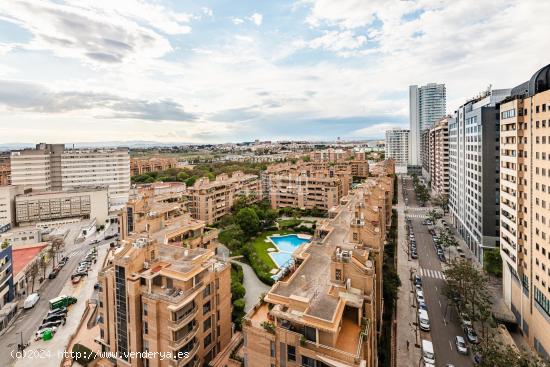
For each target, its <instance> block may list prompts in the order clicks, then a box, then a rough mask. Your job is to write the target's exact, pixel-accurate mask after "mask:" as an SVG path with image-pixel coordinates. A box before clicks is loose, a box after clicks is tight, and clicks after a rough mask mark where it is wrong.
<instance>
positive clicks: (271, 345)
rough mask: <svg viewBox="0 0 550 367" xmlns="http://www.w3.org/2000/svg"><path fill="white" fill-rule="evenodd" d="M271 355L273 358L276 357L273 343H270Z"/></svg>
mask: <svg viewBox="0 0 550 367" xmlns="http://www.w3.org/2000/svg"><path fill="white" fill-rule="evenodd" d="M269 353H270V355H271V357H275V342H273V341H270V342H269Z"/></svg>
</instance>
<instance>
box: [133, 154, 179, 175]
mask: <svg viewBox="0 0 550 367" xmlns="http://www.w3.org/2000/svg"><path fill="white" fill-rule="evenodd" d="M177 165H178V160H177V159H175V158H165V157H153V158H148V159H146V158H131V159H130V175H132V176H137V175H141V174H144V173H149V172H160V171H166V170H167V169H170V168H176V167H177Z"/></svg>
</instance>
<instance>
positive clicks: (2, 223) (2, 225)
mask: <svg viewBox="0 0 550 367" xmlns="http://www.w3.org/2000/svg"><path fill="white" fill-rule="evenodd" d="M23 192H24V189H23V187H22V186H0V233H2V232H4V231H7V230H9V229H10V228H13V227H14V226H15V197H16V196H17V195H19V194H22V193H23Z"/></svg>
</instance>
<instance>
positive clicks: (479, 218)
mask: <svg viewBox="0 0 550 367" xmlns="http://www.w3.org/2000/svg"><path fill="white" fill-rule="evenodd" d="M509 95H510V89H500V90H492V91H487V92H485V93H484V94H483V95H482V96H480V97H477V98H475V99H473V100H471V101H468V102H467V103H465V104H464V105H462V106H460V107H459V108H458V109H457V110H456V111H455V115H454V117H453V118H452V119H450V121H449V209H450V213H451V218H452V221H453V224H454V225H455V226H456V228H457V230H458V232H459V233H460V235H461V236H462V237H463V238H464V240H465V242H466V244H467V245H468V247H469V248H470V250H471V251H472V252H473V253H474V255H475V257H476V259H477V261H479V262H483V249H484V248H491V249H492V248H495V246H496V247H498V238H499V195H498V190H499V116H498V108H497V107H496V104H497V103H498V102H500V101H502V100H503V99H504V98H506V97H507V96H509Z"/></svg>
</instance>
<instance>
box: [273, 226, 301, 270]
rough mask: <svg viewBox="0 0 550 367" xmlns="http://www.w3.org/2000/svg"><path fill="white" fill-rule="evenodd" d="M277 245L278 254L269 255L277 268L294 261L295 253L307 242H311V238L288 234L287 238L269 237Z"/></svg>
mask: <svg viewBox="0 0 550 367" xmlns="http://www.w3.org/2000/svg"><path fill="white" fill-rule="evenodd" d="M268 238H269V240H270V241H271V242H273V244H274V245H275V247H276V248H277V250H279V251H278V252H272V253H270V254H269V255H270V256H271V258H272V259H273V262H275V264H277V267H278V268H280V267H281V266H283V265H285V264H286V263H288V262H289V261H290V259H292V254H293V253H294V251H295V250H296V249H297V248H298V247H300V246H301V245H303V244H304V243H306V242H309V240H310V236H304V235H296V234H287V235H285V236H270V237H268Z"/></svg>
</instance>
